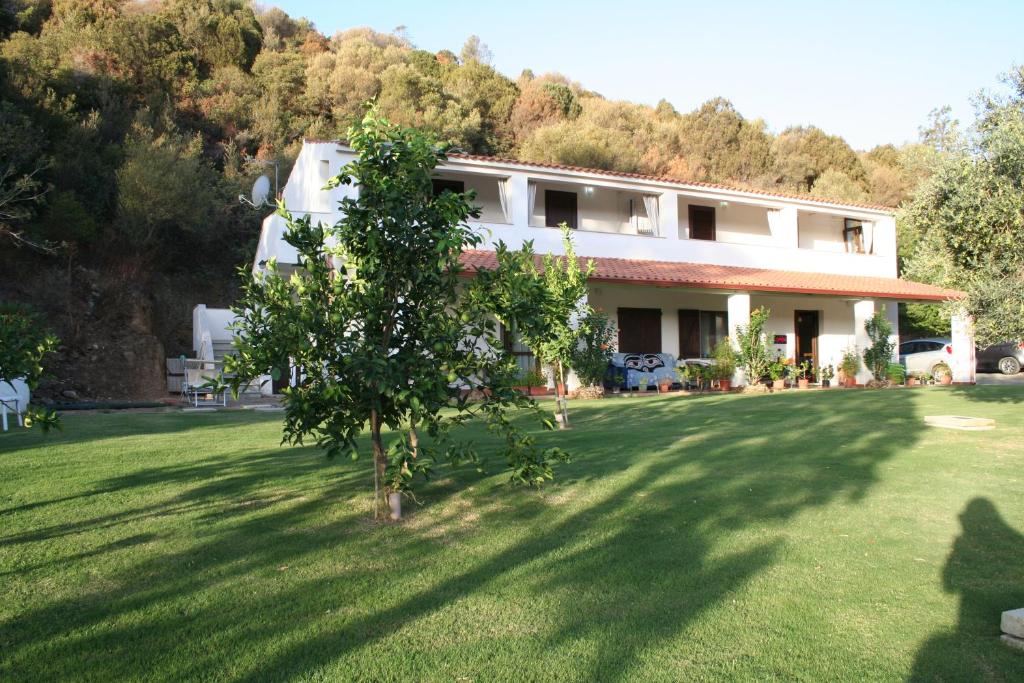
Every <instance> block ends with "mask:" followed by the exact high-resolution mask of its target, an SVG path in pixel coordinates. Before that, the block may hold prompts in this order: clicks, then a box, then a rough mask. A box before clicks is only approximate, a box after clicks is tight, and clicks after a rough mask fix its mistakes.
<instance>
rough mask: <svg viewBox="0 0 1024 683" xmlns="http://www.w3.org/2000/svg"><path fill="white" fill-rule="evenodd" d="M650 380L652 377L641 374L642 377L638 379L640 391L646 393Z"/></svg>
mask: <svg viewBox="0 0 1024 683" xmlns="http://www.w3.org/2000/svg"><path fill="white" fill-rule="evenodd" d="M650 381H651V378H650V377H648V376H647V375H640V378H639V379H638V380H637V385H638V386H639V387H640V393H645V392H646V391H647V385H648V384H649V383H650Z"/></svg>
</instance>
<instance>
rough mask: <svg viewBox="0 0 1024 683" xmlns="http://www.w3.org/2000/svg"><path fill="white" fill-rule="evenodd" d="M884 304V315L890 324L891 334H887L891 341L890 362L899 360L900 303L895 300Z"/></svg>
mask: <svg viewBox="0 0 1024 683" xmlns="http://www.w3.org/2000/svg"><path fill="white" fill-rule="evenodd" d="M884 305H885V317H886V319H887V320H888V321H889V324H890V325H892V334H890V335H889V341H890V342H892V357H891V358H889V362H890V363H899V362H900V305H899V304H898V303H896V302H895V301H890V302H888V303H886V304H884Z"/></svg>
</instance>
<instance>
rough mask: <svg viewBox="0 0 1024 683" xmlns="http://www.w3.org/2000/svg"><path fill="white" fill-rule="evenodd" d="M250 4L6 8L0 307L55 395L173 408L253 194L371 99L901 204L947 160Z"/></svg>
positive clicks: (603, 156) (615, 154)
mask: <svg viewBox="0 0 1024 683" xmlns="http://www.w3.org/2000/svg"><path fill="white" fill-rule="evenodd" d="M254 7H255V6H254V5H252V4H250V3H248V2H242V1H241V0H167V1H164V2H156V1H150V2H128V1H127V0H52V1H50V0H0V127H2V129H3V131H4V134H3V135H2V136H0V171H2V176H0V270H2V272H3V273H4V275H5V277H3V278H2V279H0V300H14V301H21V302H27V303H30V304H32V305H34V306H35V307H37V308H39V309H40V310H42V311H43V312H44V313H45V314H46V316H47V319H48V320H49V321H50V324H51V325H52V327H53V328H54V331H55V332H57V333H58V334H59V335H60V336H61V338H62V340H63V342H64V345H63V349H62V352H61V357H60V358H59V359H58V360H57V364H56V366H55V370H56V372H57V374H58V375H59V376H61V377H63V378H65V381H64V382H63V383H62V384H56V385H52V386H51V387H50V388H49V391H50V393H51V394H56V393H59V392H74V394H73V395H76V396H81V397H86V396H88V397H108V396H109V397H115V396H117V397H121V396H139V397H141V396H154V395H159V394H161V393H162V376H163V369H162V367H163V361H162V359H163V358H164V357H165V356H177V355H179V354H182V353H189V352H190V325H191V320H190V317H189V310H190V308H191V306H192V305H193V304H195V303H198V302H204V303H207V304H210V305H216V306H224V305H227V304H229V303H230V302H231V300H232V298H233V295H234V291H235V282H236V277H237V276H236V274H235V269H236V268H237V267H238V266H239V265H241V264H244V263H245V262H246V261H247V260H248V259H249V258H250V257H251V253H252V247H253V244H254V240H255V237H256V235H257V234H258V230H259V219H260V215H259V214H258V213H257V212H255V211H253V210H251V209H248V208H246V207H244V206H242V205H240V204H239V203H238V201H237V196H238V195H239V194H240V193H241V192H244V191H246V190H247V188H248V186H249V185H250V184H251V182H252V180H253V179H254V178H255V177H256V176H257V175H259V174H260V173H262V172H263V171H264V169H265V168H266V166H265V164H266V163H267V162H276V163H277V164H279V166H280V173H281V178H282V179H283V178H285V177H286V176H287V172H288V170H289V168H290V165H291V162H292V160H293V159H294V156H295V154H296V153H297V150H298V148H299V146H300V144H301V140H302V138H303V137H319V138H323V137H333V136H337V135H339V134H340V133H341V132H342V131H343V130H344V129H345V127H346V125H347V123H348V121H350V120H351V119H352V117H354V116H355V115H357V114H358V113H359V112H360V111H361V108H362V107H363V104H364V103H365V102H366V101H367V100H369V99H371V98H373V99H375V100H376V102H377V104H378V106H379V107H380V109H381V111H382V113H383V114H385V115H386V116H388V117H389V118H391V119H392V120H394V121H397V122H400V123H404V124H407V125H412V126H417V127H420V128H423V129H425V130H428V131H430V132H431V133H433V134H434V135H436V136H437V137H438V138H439V139H441V140H445V141H448V142H451V143H453V144H455V145H458V146H459V147H460V148H462V149H463V150H465V151H468V152H474V153H480V154H501V155H505V156H514V157H518V158H522V159H527V160H534V161H543V162H555V163H564V164H573V165H580V166H589V167H597V168H604V169H614V170H619V171H630V172H641V173H649V174H657V175H667V176H673V177H677V178H680V179H684V180H702V181H713V182H729V183H736V184H740V185H746V186H751V187H758V188H765V189H776V190H782V191H786V192H806V193H810V194H814V195H817V196H825V197H832V198H836V199H842V200H852V201H870V202H874V203H881V204H886V205H896V204H898V203H899V202H901V201H902V200H903V199H904V198H905V197H907V196H908V193H910V192H911V191H912V190H913V188H914V187H915V186H916V185H917V184H918V182H919V181H920V180H921V179H922V178H923V177H925V176H926V175H927V173H928V172H929V169H930V168H931V167H932V161H931V160H932V157H933V156H934V154H935V153H936V151H935V149H936V145H935V144H934V141H933V140H930V139H929V138H928V136H927V135H926V136H925V138H924V139H923V141H922V143H920V144H912V145H906V146H903V147H900V148H897V147H894V146H891V145H887V146H882V147H878V148H875V149H873V150H868V151H856V150H853V149H851V148H850V146H849V145H848V144H847V143H846V142H845V141H844V140H843V139H842V138H840V137H838V136H835V135H830V134H828V133H826V132H824V131H822V130H820V129H818V128H815V127H794V128H788V129H785V130H782V131H780V132H778V133H773V132H772V131H771V130H769V128H768V126H767V125H766V124H765V122H763V121H761V120H759V119H749V118H746V117H744V116H743V115H742V114H741V113H740V112H738V111H737V110H736V109H735V107H734V106H733V105H732V104H731V103H730V102H728V101H727V100H724V99H721V98H714V99H711V100H709V101H708V102H706V103H705V104H703V105H702V106H700V107H699V108H697V109H696V110H694V111H691V112H679V111H677V110H676V109H675V108H674V107H673V106H672V105H671V104H670V103H668V102H666V101H664V100H662V101H661V102H659V104H658V105H657V106H656V107H648V106H643V105H638V104H633V103H630V102H622V101H611V100H608V99H605V98H603V97H602V96H601V95H600V94H599V93H596V92H593V91H590V90H588V89H587V88H586V87H585V85H581V84H579V83H576V82H575V81H573V80H572V79H571V78H570V77H566V76H563V75H560V74H543V75H535V74H533V73H530V72H529V71H526V72H523V73H522V74H519V75H518V76H516V77H515V78H512V77H509V76H508V75H506V74H501V73H499V72H497V71H496V70H495V69H494V68H492V67H491V66H490V64H489V54H488V50H487V48H486V46H485V45H484V44H483V43H481V42H480V40H479V39H478V38H476V37H471V38H470V39H469V40H468V41H467V42H466V43H465V45H463V47H462V48H461V50H460V51H459V52H458V54H456V53H455V52H453V51H448V50H444V51H441V52H438V53H436V54H435V53H433V52H427V51H424V50H420V49H417V48H416V47H415V46H414V45H412V44H411V43H410V42H409V40H407V39H406V38H405V37H404V36H402V35H400V34H381V33H376V32H374V31H372V30H370V29H366V28H353V29H350V30H347V31H344V32H341V33H338V34H337V35H335V36H332V37H327V36H324V35H323V34H321V33H320V32H319V31H317V30H316V28H315V26H314V25H313V24H312V23H311V22H310V21H308V20H306V19H298V18H293V17H289V16H287V15H286V14H285V13H283V12H282V11H280V10H278V9H274V8H270V9H266V10H257V9H254ZM396 19H399V18H397V17H396ZM396 23H397V22H396ZM936 121H937V125H935V126H933V127H932V129H931V133H929V134H930V135H936V134H940V133H941V131H942V126H943V125H948V121H946V120H944V119H943V117H942V116H941V112H940V116H938V117H937V118H936ZM936 131H937V132H936Z"/></svg>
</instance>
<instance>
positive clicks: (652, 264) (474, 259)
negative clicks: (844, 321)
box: [462, 250, 963, 301]
mask: <svg viewBox="0 0 1024 683" xmlns="http://www.w3.org/2000/svg"><path fill="white" fill-rule="evenodd" d="M580 260H581V261H583V262H585V261H586V260H592V261H593V262H594V268H595V270H594V275H593V276H591V278H590V279H591V281H592V282H607V283H613V284H628V285H642V286H648V287H691V288H694V289H728V290H740V291H757V292H784V293H789V294H823V295H830V296H853V297H863V298H870V299H897V300H899V301H947V300H949V299H958V298H961V297H963V292H959V291H957V290H955V289H944V288H942V287H935V286H933V285H926V284H923V283H920V282H912V281H910V280H901V279H899V278H886V277H868V276H863V275H835V274H831V273H801V272H797V271H791V270H768V269H765V268H744V267H738V266H718V265H710V264H706V263H679V262H673V261H647V260H639V259H619V258H604V257H600V258H590V257H586V256H581V257H580ZM462 265H463V266H464V267H465V268H466V271H465V273H466V274H467V275H472V273H473V272H475V271H476V270H477V269H478V268H486V269H492V268H495V267H496V266H497V257H496V255H495V253H494V252H493V251H482V250H472V251H466V252H463V254H462ZM538 265H539V263H538Z"/></svg>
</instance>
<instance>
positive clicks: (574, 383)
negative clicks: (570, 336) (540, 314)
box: [551, 290, 590, 391]
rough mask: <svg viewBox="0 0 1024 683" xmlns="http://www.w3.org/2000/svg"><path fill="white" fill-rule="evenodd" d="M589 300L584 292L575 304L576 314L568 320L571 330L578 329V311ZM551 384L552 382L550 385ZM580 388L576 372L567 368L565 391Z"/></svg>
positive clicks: (588, 296)
mask: <svg viewBox="0 0 1024 683" xmlns="http://www.w3.org/2000/svg"><path fill="white" fill-rule="evenodd" d="M589 298H590V292H589V290H588V291H587V292H585V293H584V294H583V296H582V297H580V300H579V301H578V302H577V304H576V306H577V309H576V310H577V312H576V313H573V314H572V318H571V319H570V322H569V324H570V325H572V327H573V329H579V326H580V322H582V321H581V319H580V316H579V312H578V311H579V310H580V309H581V308H582V307H583V306H586V305H587V302H588V300H589ZM551 374H552V375H554V370H552V373H551ZM553 383H554V382H553V380H552V384H553ZM582 386H583V385H582V383H581V382H580V378H579V377H577V376H576V371H575V370H573V369H572V368H568V369H567V370H566V372H565V390H566V391H575V390H577V389H580V388H582Z"/></svg>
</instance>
